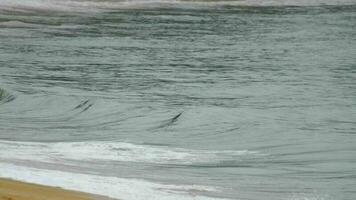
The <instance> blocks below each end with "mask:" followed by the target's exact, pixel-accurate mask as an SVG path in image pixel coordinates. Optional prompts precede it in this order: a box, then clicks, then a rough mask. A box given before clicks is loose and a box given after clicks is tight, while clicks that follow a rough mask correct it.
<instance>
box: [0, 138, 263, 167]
mask: <svg viewBox="0 0 356 200" xmlns="http://www.w3.org/2000/svg"><path fill="white" fill-rule="evenodd" d="M249 155H259V154H258V152H255V151H248V150H241V151H204V150H190V149H181V148H168V147H156V146H149V145H136V144H131V143H124V142H97V141H95V142H59V143H36V142H9V141H0V159H16V160H34V161H42V162H50V163H54V162H59V161H61V160H62V161H65V160H76V161H96V160H99V161H122V162H145V163H160V164H194V163H208V162H219V161H222V160H227V159H235V158H236V157H239V156H249Z"/></svg>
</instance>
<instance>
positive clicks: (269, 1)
mask: <svg viewBox="0 0 356 200" xmlns="http://www.w3.org/2000/svg"><path fill="white" fill-rule="evenodd" d="M350 4H355V1H354V0H1V1H0V11H1V10H14V11H29V10H36V11H68V12H95V11H100V10H113V9H114V10H115V9H130V8H150V7H162V6H163V7H165V6H173V7H174V6H193V7H194V6H216V5H244V6H317V5H350Z"/></svg>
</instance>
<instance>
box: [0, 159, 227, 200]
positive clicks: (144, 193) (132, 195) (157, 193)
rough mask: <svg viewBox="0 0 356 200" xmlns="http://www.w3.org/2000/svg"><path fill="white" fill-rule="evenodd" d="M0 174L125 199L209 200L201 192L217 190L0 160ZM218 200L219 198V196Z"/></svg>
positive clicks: (207, 187) (5, 176)
mask: <svg viewBox="0 0 356 200" xmlns="http://www.w3.org/2000/svg"><path fill="white" fill-rule="evenodd" d="M0 177H4V178H11V179H15V180H19V181H25V182H31V183H36V184H42V185H49V186H55V187H62V188H64V189H70V190H77V191H82V192H88V193H91V194H98V195H103V196H107V197H111V198H116V199H126V200H155V199H161V200H178V199H179V200H213V199H218V198H211V197H207V196H199V195H198V193H199V192H201V191H205V192H211V191H218V189H217V188H214V187H210V186H203V185H168V184H167V185H166V184H160V183H154V182H149V181H145V180H139V179H124V178H117V177H103V176H98V175H90V174H79V173H78V174H77V173H70V172H63V171H55V170H45V169H36V168H30V167H22V166H16V165H12V164H5V163H0ZM220 200H222V199H220Z"/></svg>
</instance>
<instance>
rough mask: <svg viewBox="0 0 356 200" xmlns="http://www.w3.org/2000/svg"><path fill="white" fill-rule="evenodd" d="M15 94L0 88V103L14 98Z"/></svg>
mask: <svg viewBox="0 0 356 200" xmlns="http://www.w3.org/2000/svg"><path fill="white" fill-rule="evenodd" d="M15 98H16V97H15V96H14V95H12V94H10V93H8V92H7V91H6V90H4V89H2V88H0V105H1V104H4V103H8V102H11V101H13V100H15Z"/></svg>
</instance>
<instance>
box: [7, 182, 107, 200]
mask: <svg viewBox="0 0 356 200" xmlns="http://www.w3.org/2000/svg"><path fill="white" fill-rule="evenodd" d="M63 199H65V200H102V199H107V198H104V197H99V196H96V195H91V194H86V193H82V192H76V191H70V190H64V189H61V188H57V187H48V186H43V185H37V184H31V183H24V182H19V181H14V180H9V179H2V178H0V200H63Z"/></svg>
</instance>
